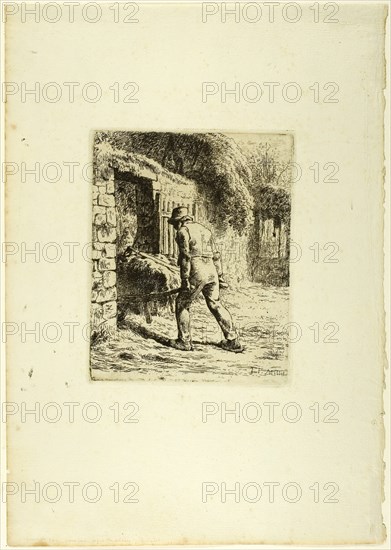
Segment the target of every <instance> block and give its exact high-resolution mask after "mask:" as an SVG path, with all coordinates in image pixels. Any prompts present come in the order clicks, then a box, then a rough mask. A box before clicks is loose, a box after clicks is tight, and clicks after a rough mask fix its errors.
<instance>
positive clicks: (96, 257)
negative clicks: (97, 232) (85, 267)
mask: <svg viewBox="0 0 391 550" xmlns="http://www.w3.org/2000/svg"><path fill="white" fill-rule="evenodd" d="M101 258H102V251H101V250H93V251H92V252H91V259H92V260H100V259H101Z"/></svg>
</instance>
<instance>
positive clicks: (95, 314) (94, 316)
mask: <svg viewBox="0 0 391 550" xmlns="http://www.w3.org/2000/svg"><path fill="white" fill-rule="evenodd" d="M114 303H115V302H114ZM103 320H104V319H103V306H102V305H101V304H91V325H92V327H97V326H98V325H100V323H102V322H103Z"/></svg>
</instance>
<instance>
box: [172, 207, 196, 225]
mask: <svg viewBox="0 0 391 550" xmlns="http://www.w3.org/2000/svg"><path fill="white" fill-rule="evenodd" d="M188 221H190V222H192V221H193V217H192V216H189V212H188V210H187V208H186V206H177V207H176V208H174V210H173V211H172V214H171V218H170V219H169V220H168V223H170V224H171V225H172V224H174V223H175V222H188Z"/></svg>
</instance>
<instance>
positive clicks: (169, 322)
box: [91, 283, 289, 384]
mask: <svg viewBox="0 0 391 550" xmlns="http://www.w3.org/2000/svg"><path fill="white" fill-rule="evenodd" d="M288 296H289V289H288V288H281V287H279V288H271V287H262V286H261V285H259V284H255V283H249V284H247V285H245V286H242V287H241V288H240V290H236V291H233V290H226V291H223V292H222V301H223V303H224V304H225V305H226V306H227V307H228V309H229V310H230V312H231V314H232V316H233V318H234V321H235V323H236V325H237V327H238V329H239V333H240V338H241V342H242V343H243V344H244V346H245V350H244V352H242V353H232V352H229V351H225V350H223V349H221V348H219V347H218V346H217V344H218V342H220V340H221V339H222V334H221V331H220V328H219V327H218V325H217V323H216V321H215V320H214V318H213V316H212V315H211V314H210V312H209V310H208V309H207V307H206V304H205V301H204V298H203V297H202V296H201V297H200V298H199V299H198V300H197V302H196V303H195V304H194V305H193V308H192V337H193V346H194V351H190V352H185V351H179V350H176V349H173V348H171V347H169V346H168V340H169V339H170V338H176V335H177V334H176V322H175V316H174V314H173V313H171V312H170V311H168V310H167V311H166V312H165V313H164V314H162V315H159V316H155V317H153V318H152V319H153V321H152V323H151V324H147V323H146V321H145V319H144V317H142V316H140V315H136V314H128V315H127V317H126V319H125V321H124V322H123V323H122V324H121V327H120V328H119V329H118V331H117V333H116V334H115V335H114V337H113V338H111V339H110V340H109V341H108V342H101V343H95V344H94V345H93V346H92V347H91V377H92V378H93V379H94V380H170V381H230V380H235V381H243V382H246V381H247V382H251V381H254V378H257V379H258V380H259V381H260V382H262V383H264V382H266V383H272V384H283V383H284V382H285V381H286V377H287V374H288V345H287V334H286V330H285V328H284V327H285V325H286V323H288Z"/></svg>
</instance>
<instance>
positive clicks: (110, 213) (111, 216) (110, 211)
mask: <svg viewBox="0 0 391 550" xmlns="http://www.w3.org/2000/svg"><path fill="white" fill-rule="evenodd" d="M106 216H107V223H109V224H110V225H113V226H116V225H117V214H116V212H115V208H107V209H106Z"/></svg>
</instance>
